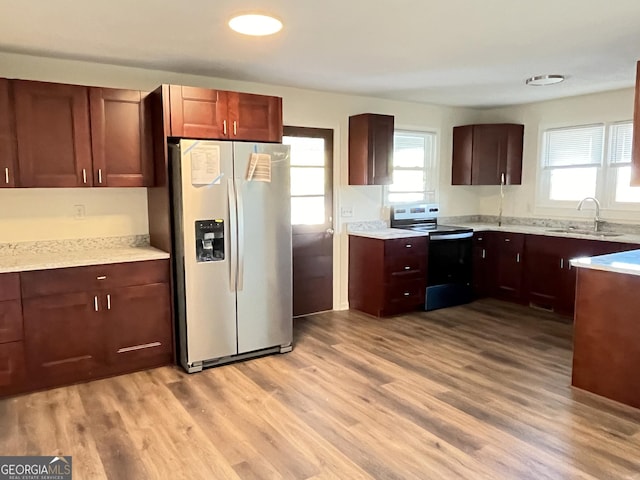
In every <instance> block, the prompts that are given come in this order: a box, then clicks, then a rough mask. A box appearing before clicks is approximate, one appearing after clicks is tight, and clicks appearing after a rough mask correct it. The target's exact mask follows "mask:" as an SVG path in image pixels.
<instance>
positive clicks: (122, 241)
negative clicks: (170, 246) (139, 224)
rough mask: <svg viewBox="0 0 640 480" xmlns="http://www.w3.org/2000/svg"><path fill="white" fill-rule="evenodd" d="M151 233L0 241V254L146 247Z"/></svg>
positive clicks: (53, 252)
mask: <svg viewBox="0 0 640 480" xmlns="http://www.w3.org/2000/svg"><path fill="white" fill-rule="evenodd" d="M148 245H149V235H125V236H120V237H100V238H77V239H72V240H50V241H49V240H45V241H34V242H15V243H0V256H12V255H29V254H40V253H52V254H55V253H67V252H77V251H81V250H99V249H111V248H125V247H145V246H148Z"/></svg>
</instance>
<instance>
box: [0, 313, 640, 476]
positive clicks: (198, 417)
mask: <svg viewBox="0 0 640 480" xmlns="http://www.w3.org/2000/svg"><path fill="white" fill-rule="evenodd" d="M570 372H571V326H570V325H569V324H567V323H562V322H560V321H558V317H555V316H554V315H551V314H548V313H545V312H539V311H535V310H531V309H528V308H524V307H520V306H516V305H510V304H506V303H501V302H498V301H495V300H485V301H481V302H476V303H473V304H470V305H468V306H462V307H456V308H450V309H446V310H440V311H435V312H430V313H425V312H420V313H415V314H412V315H405V316H399V317H394V318H391V319H376V318H373V317H369V316H367V315H364V314H359V313H357V312H334V313H326V314H320V315H316V316H312V317H307V318H304V319H300V320H297V321H296V324H295V349H294V351H293V352H292V353H289V354H286V355H273V356H269V357H264V358H260V359H256V360H250V361H246V362H243V363H237V364H233V365H228V366H224V367H218V368H215V369H210V370H207V371H205V372H203V373H199V374H195V375H187V374H185V373H183V372H182V371H181V370H179V369H178V368H171V367H166V368H160V369H156V370H152V371H147V372H142V373H136V374H132V375H126V376H121V377H117V378H112V379H107V380H101V381H96V382H92V383H87V384H83V385H76V386H72V387H66V388H59V389H56V390H50V391H47V392H40V393H35V394H30V395H24V396H20V397H15V398H11V399H6V400H2V401H0V454H3V455H24V454H43V455H54V454H65V455H73V466H74V478H75V479H77V480H80V479H100V478H110V479H118V480H121V479H136V480H137V479H155V478H159V479H165V478H166V479H181V478H184V479H224V478H236V479H237V478H241V479H251V478H274V479H275V478H283V479H320V478H327V479H359V478H363V479H364V478H379V479H387V478H388V479H406V478H420V479H439V478H443V479H458V478H469V479H474V480H475V479H528V478H530V479H536V480H540V479H553V480H556V479H563V478H567V479H568V478H571V479H574V478H575V479H577V478H580V479H583V478H584V479H593V478H598V479H618V478H636V479H638V478H640V410H635V409H632V408H628V407H625V406H623V405H620V404H617V403H614V402H610V401H607V400H604V399H601V398H599V397H596V396H594V395H591V394H588V393H584V392H581V391H577V390H573V389H571V388H570V386H569V384H570ZM636 381H637V379H636Z"/></svg>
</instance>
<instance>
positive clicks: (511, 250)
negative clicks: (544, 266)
mask: <svg viewBox="0 0 640 480" xmlns="http://www.w3.org/2000/svg"><path fill="white" fill-rule="evenodd" d="M492 240H493V241H492V243H493V248H492V250H493V254H494V255H495V290H494V292H495V296H496V297H498V298H503V299H505V300H511V301H514V302H521V301H522V275H523V262H524V256H523V254H524V240H525V235H523V234H521V233H507V232H495V233H494V235H493V239H492Z"/></svg>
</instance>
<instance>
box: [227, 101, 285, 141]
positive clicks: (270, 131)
mask: <svg viewBox="0 0 640 480" xmlns="http://www.w3.org/2000/svg"><path fill="white" fill-rule="evenodd" d="M227 96H228V100H229V122H230V123H229V138H231V139H234V140H252V141H254V142H276V143H279V142H282V99H281V98H279V97H268V96H265V95H252V94H250V93H235V92H227Z"/></svg>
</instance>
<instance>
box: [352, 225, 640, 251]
mask: <svg viewBox="0 0 640 480" xmlns="http://www.w3.org/2000/svg"><path fill="white" fill-rule="evenodd" d="M443 225H444V223H443ZM446 225H455V226H457V227H466V228H471V229H473V231H475V232H483V231H495V232H509V233H525V234H529V235H546V236H549V237H561V238H582V239H588V240H602V241H606V242H622V243H637V244H639V245H640V235H634V234H627V233H625V234H622V235H618V236H602V235H590V234H581V233H576V232H570V233H563V232H552V231H550V230H551V229H550V228H548V227H539V226H532V225H502V226H500V227H499V226H498V225H496V224H489V223H460V222H458V223H453V222H452V223H451V224H449V223H447V224H446ZM358 227H359V225H358V226H356V227H355V228H356V230H352V229H349V230H348V233H349V235H357V236H360V237H369V238H378V239H381V240H389V239H394V238H406V237H420V236H428V233H426V232H412V231H410V230H403V229H399V228H388V227H387V226H386V224H385V225H384V228H382V227H378V228H375V229H362V230H359V229H358Z"/></svg>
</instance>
